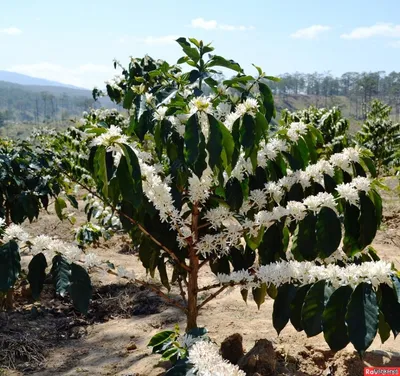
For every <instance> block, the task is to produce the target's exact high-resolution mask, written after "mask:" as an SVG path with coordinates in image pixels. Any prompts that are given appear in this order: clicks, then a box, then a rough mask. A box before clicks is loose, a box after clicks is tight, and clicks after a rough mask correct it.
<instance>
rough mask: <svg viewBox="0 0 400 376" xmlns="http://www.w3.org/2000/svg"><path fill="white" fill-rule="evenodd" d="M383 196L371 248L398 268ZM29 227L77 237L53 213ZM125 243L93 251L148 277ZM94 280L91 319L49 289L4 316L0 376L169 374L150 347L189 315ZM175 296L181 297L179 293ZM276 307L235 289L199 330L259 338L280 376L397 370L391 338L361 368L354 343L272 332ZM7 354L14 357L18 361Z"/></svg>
mask: <svg viewBox="0 0 400 376" xmlns="http://www.w3.org/2000/svg"><path fill="white" fill-rule="evenodd" d="M384 196H385V197H384V198H385V206H384V223H383V225H382V228H381V230H380V231H379V233H378V234H377V237H376V239H375V241H374V243H373V246H374V247H375V248H376V249H377V250H378V252H379V255H380V257H381V258H383V259H387V260H391V261H393V262H394V263H395V264H396V266H397V267H398V268H400V202H399V199H398V197H395V196H394V195H391V194H389V193H385V194H384ZM26 227H27V228H28V229H29V231H30V232H31V233H35V232H36V233H46V234H47V235H52V236H58V237H59V238H61V239H64V240H71V239H72V234H71V232H70V230H71V227H70V225H69V224H68V223H61V222H60V221H59V220H58V219H57V217H56V216H55V214H54V213H53V212H51V211H50V213H49V214H44V215H42V216H41V217H40V218H39V221H38V222H34V223H32V224H29V225H27V226H26ZM125 241H126V239H124V238H123V237H120V236H116V237H114V238H113V239H111V240H110V241H109V242H108V243H104V244H102V245H101V246H100V247H98V248H97V249H95V250H94V252H96V253H97V254H98V255H99V256H100V257H101V258H102V259H103V260H110V261H111V262H113V263H115V264H116V265H124V266H126V267H127V268H128V269H129V268H131V269H133V270H134V271H135V273H136V275H138V276H139V277H140V276H142V277H145V272H144V271H143V269H142V267H141V265H140V262H139V260H138V258H137V255H136V254H135V253H134V252H129V251H128V252H127V251H126V250H127V248H126V247H123V244H124V242H125ZM212 280H213V276H212V273H211V272H208V271H206V270H205V271H204V272H203V274H202V276H201V282H200V285H205V284H207V282H210V281H212ZM92 281H93V284H94V286H95V291H94V295H93V302H92V303H91V308H90V311H89V314H88V316H87V317H83V316H82V315H80V314H77V313H76V312H75V311H74V310H73V309H72V308H71V306H70V304H69V302H67V301H65V302H63V301H60V300H56V299H54V296H53V294H52V292H51V291H47V290H45V291H44V293H43V295H44V296H43V299H42V303H41V306H40V307H39V308H36V307H34V306H32V305H30V306H29V305H26V304H25V305H22V304H21V305H19V306H18V309H17V311H16V312H14V313H8V314H7V313H0V376H3V375H7V376H8V375H9V376H20V375H34V376H53V375H90V376H92V375H93V376H95V375H117V376H161V375H163V374H164V372H165V369H166V367H167V366H168V364H165V363H159V358H160V357H159V355H152V354H151V351H150V350H149V349H148V348H147V343H148V341H149V339H150V337H151V336H152V335H154V334H155V333H157V332H159V331H160V330H162V329H169V328H173V327H174V325H175V324H179V326H180V327H181V328H184V327H185V324H184V323H185V317H184V316H182V314H181V313H180V311H179V310H178V309H176V308H173V307H169V306H167V305H165V304H164V303H163V302H162V301H161V300H160V298H158V297H157V296H155V295H154V294H152V293H151V292H149V291H147V290H146V289H144V288H140V287H138V286H134V285H132V284H127V283H126V282H124V281H123V280H120V279H118V278H117V277H114V276H112V275H104V274H94V275H93V276H92ZM49 289H50V287H49ZM171 294H172V295H177V294H178V291H177V289H176V288H173V289H172V291H171ZM250 295H251V294H250ZM21 299H22V297H21ZM272 307H273V300H272V299H267V300H266V302H265V303H264V304H263V305H262V306H261V308H260V310H257V306H256V304H255V302H254V301H252V300H251V298H250V296H249V300H248V303H247V304H245V303H244V302H243V300H242V297H241V295H240V292H239V290H233V291H231V292H229V293H226V294H224V295H222V296H220V297H219V298H217V299H215V300H213V301H211V302H210V303H209V304H208V305H206V306H205V308H204V309H203V310H202V311H201V314H200V317H199V321H198V324H199V326H205V327H207V329H208V330H209V335H210V337H211V338H212V339H213V340H214V341H216V342H217V343H221V342H222V341H223V340H224V339H225V338H226V337H227V336H229V335H231V334H233V333H240V334H241V335H242V336H243V343H244V347H245V349H247V350H250V349H251V348H252V347H253V346H254V343H255V341H256V340H258V339H262V338H266V339H269V340H271V341H272V342H273V343H274V344H275V347H276V350H277V353H278V358H279V359H280V361H281V363H282V364H283V365H284V366H285V367H284V368H285V370H284V371H282V373H281V374H282V375H309V376H315V375H327V376H328V375H335V376H344V375H351V376H358V375H363V367H364V366H365V365H374V366H378V365H385V366H398V367H400V342H399V340H397V341H395V340H394V338H393V335H392V336H391V338H390V339H389V340H388V341H387V342H386V343H385V344H383V345H382V344H381V343H380V339H379V336H378V337H377V338H376V339H375V341H374V342H373V344H372V346H371V347H370V349H369V350H368V352H367V355H366V357H365V359H364V362H362V361H361V360H360V359H359V358H358V355H357V354H356V353H355V352H354V349H353V348H352V346H351V345H349V346H348V347H347V348H346V349H344V350H342V351H340V352H338V353H336V354H334V353H332V352H330V351H329V348H328V346H327V345H326V344H325V342H324V339H323V335H322V334H321V335H319V336H316V337H312V338H307V337H306V335H305V334H304V332H302V333H298V332H296V330H295V329H294V328H293V327H292V326H291V325H288V326H287V327H286V328H285V329H284V330H283V331H282V333H281V335H280V336H279V337H278V336H277V334H276V332H275V330H274V329H273V326H272ZM11 335H12V337H10V336H11ZM10 338H13V340H12V341H11V342H10ZM7 341H8V342H7ZM27 344H31V345H30V347H29V346H28V345H27ZM5 348H8V351H9V352H11V351H14V352H13V354H14V356H15V354H17V356H16V357H15V358H14V361H13V362H10V357H7V354H6V351H5V350H4V349H5ZM13 349H14V350H13ZM15 349H20V352H18V351H16V350H15ZM27 353H29V354H30V356H29V357H27V356H26V354H27ZM18 354H20V355H19V356H18ZM5 358H6V359H8V360H7V363H6V362H5V360H4V359H5ZM12 369H14V370H12ZM16 369H18V370H16Z"/></svg>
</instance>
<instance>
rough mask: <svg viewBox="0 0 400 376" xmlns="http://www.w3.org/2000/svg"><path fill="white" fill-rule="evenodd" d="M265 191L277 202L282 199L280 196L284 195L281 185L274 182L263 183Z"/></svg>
mask: <svg viewBox="0 0 400 376" xmlns="http://www.w3.org/2000/svg"><path fill="white" fill-rule="evenodd" d="M265 192H266V193H267V194H269V195H271V197H272V198H273V199H274V201H275V202H276V203H277V204H279V203H280V202H281V200H282V197H283V195H284V193H283V190H282V188H281V186H280V185H279V184H277V183H275V182H272V181H271V182H269V183H267V184H265Z"/></svg>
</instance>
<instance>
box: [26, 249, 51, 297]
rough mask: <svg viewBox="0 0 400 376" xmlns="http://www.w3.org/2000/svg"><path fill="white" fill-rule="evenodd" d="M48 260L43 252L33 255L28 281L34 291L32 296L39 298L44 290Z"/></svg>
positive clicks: (29, 266)
mask: <svg viewBox="0 0 400 376" xmlns="http://www.w3.org/2000/svg"><path fill="white" fill-rule="evenodd" d="M46 268H47V261H46V257H45V256H44V254H43V253H41V252H40V253H38V254H37V255H35V256H33V257H32V260H31V262H30V263H29V265H28V270H29V271H28V281H29V285H30V287H31V291H32V298H33V299H34V300H38V299H39V297H40V293H41V292H42V290H43V285H44V281H45V279H46Z"/></svg>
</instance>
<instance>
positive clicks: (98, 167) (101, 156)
mask: <svg viewBox="0 0 400 376" xmlns="http://www.w3.org/2000/svg"><path fill="white" fill-rule="evenodd" d="M94 174H95V177H96V181H97V184H98V185H99V186H100V187H101V191H102V192H103V194H104V196H106V197H107V196H108V175H107V164H106V149H105V147H99V148H98V149H97V150H96V153H95V156H94Z"/></svg>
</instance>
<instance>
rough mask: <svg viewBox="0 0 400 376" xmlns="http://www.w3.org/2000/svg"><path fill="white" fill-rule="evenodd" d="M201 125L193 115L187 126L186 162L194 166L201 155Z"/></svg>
mask: <svg viewBox="0 0 400 376" xmlns="http://www.w3.org/2000/svg"><path fill="white" fill-rule="evenodd" d="M199 144H200V124H199V122H198V120H197V115H196V114H193V115H192V116H191V117H190V118H189V120H188V121H187V123H186V126H185V147H186V161H187V163H188V164H189V165H191V166H193V165H194V163H195V162H196V160H197V158H198V157H199V154H200V149H199Z"/></svg>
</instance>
